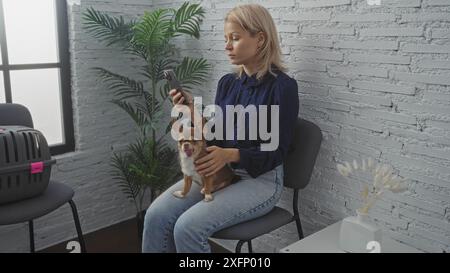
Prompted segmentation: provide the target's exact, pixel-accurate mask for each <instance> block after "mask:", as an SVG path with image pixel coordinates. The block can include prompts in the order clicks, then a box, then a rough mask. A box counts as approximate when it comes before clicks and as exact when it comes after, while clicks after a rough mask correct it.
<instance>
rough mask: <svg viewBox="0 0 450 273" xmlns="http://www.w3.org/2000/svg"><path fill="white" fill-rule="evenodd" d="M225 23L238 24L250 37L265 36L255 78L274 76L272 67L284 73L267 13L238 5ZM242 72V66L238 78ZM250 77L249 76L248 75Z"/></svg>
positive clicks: (276, 36) (255, 5) (279, 50)
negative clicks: (261, 34)
mask: <svg viewBox="0 0 450 273" xmlns="http://www.w3.org/2000/svg"><path fill="white" fill-rule="evenodd" d="M225 22H233V23H236V24H239V25H240V26H241V28H242V29H243V30H245V31H247V32H248V33H250V35H251V36H252V37H254V36H255V35H256V34H257V33H258V32H260V31H261V32H263V33H264V35H265V38H266V40H265V42H264V44H263V45H262V47H260V49H259V51H258V53H257V56H258V60H259V61H260V64H259V67H258V72H257V74H256V78H257V79H258V80H259V79H261V78H262V77H263V76H264V75H265V74H266V73H267V72H269V73H271V74H272V75H274V76H276V74H275V73H274V72H273V71H272V65H274V66H275V67H276V68H277V69H278V70H280V71H283V72H284V71H286V70H287V69H286V67H285V66H284V65H283V63H282V61H281V48H280V43H279V40H278V32H277V28H276V27H275V23H274V21H273V18H272V16H271V15H270V13H269V11H268V10H267V9H266V8H265V7H263V6H261V5H258V4H246V5H239V6H236V7H234V8H233V9H232V10H230V11H229V12H228V13H227V15H226V16H225ZM243 71H244V68H243V66H242V65H240V66H239V67H238V69H237V74H238V76H239V77H240V76H241V75H242V73H243ZM249 76H251V75H249Z"/></svg>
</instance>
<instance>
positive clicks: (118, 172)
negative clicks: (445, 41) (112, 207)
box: [110, 153, 141, 200]
mask: <svg viewBox="0 0 450 273" xmlns="http://www.w3.org/2000/svg"><path fill="white" fill-rule="evenodd" d="M110 164H111V166H112V167H113V168H114V169H113V170H112V171H111V176H112V178H113V179H114V180H116V181H117V182H118V186H119V187H120V188H121V189H122V191H123V192H124V193H125V195H126V197H127V198H129V199H130V200H135V199H136V197H137V196H138V195H139V193H140V191H141V185H139V184H136V183H134V180H135V177H134V175H133V174H132V173H131V172H130V169H129V166H130V164H131V160H130V156H129V155H122V154H117V153H113V156H112V158H111V163H110Z"/></svg>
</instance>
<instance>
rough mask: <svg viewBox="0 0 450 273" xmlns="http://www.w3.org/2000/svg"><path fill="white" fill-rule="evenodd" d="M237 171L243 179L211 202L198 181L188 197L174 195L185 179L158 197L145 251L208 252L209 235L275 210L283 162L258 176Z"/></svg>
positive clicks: (149, 213) (151, 212)
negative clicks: (205, 197)
mask: <svg viewBox="0 0 450 273" xmlns="http://www.w3.org/2000/svg"><path fill="white" fill-rule="evenodd" d="M234 171H235V173H236V174H237V175H239V176H241V180H240V181H239V182H237V183H235V184H232V185H230V186H228V187H226V188H224V189H221V190H219V191H217V192H214V193H213V196H214V200H212V201H210V202H204V201H203V198H204V196H203V195H202V194H201V193H200V190H201V188H200V186H199V185H197V184H196V183H192V188H191V190H190V192H189V193H188V194H187V196H186V197H185V198H183V199H179V198H177V197H175V196H173V195H172V192H174V191H177V190H181V189H182V188H183V184H184V182H183V180H180V181H178V182H177V183H175V184H174V185H173V186H172V187H170V188H169V189H167V190H166V191H165V192H164V193H162V194H161V195H160V196H159V197H158V198H156V199H155V201H154V202H152V204H151V205H150V207H149V208H148V209H147V212H146V215H145V220H144V232H143V239H142V252H180V253H183V252H190V253H209V252H211V248H210V246H209V243H208V238H209V237H210V236H211V235H212V234H214V233H215V232H216V231H218V230H221V229H224V228H226V227H229V226H232V225H235V224H237V223H240V222H244V221H247V220H250V219H254V218H257V217H259V216H262V215H264V214H266V213H268V212H269V211H270V210H272V208H273V207H274V206H275V205H276V203H277V202H278V200H279V199H280V197H281V193H282V191H283V165H279V166H277V167H276V168H274V169H273V170H271V171H269V172H266V173H264V174H262V175H260V176H258V177H257V178H252V177H251V176H250V175H249V174H248V173H247V172H246V171H245V170H243V169H236V170H234Z"/></svg>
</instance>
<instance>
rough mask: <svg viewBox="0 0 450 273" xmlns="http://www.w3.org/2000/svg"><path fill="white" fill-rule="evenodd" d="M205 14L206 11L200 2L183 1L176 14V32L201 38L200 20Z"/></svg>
mask: <svg viewBox="0 0 450 273" xmlns="http://www.w3.org/2000/svg"><path fill="white" fill-rule="evenodd" d="M204 16H205V11H204V10H203V9H202V8H201V6H200V5H199V4H192V5H190V4H189V2H185V3H183V5H182V6H181V7H180V8H179V9H178V10H177V11H176V13H175V15H174V25H173V28H174V32H178V33H184V34H187V35H190V36H192V37H195V38H197V39H198V38H200V22H201V20H202V18H203V17H204Z"/></svg>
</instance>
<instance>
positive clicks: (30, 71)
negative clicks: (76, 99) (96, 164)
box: [0, 0, 75, 155]
mask: <svg viewBox="0 0 450 273" xmlns="http://www.w3.org/2000/svg"><path fill="white" fill-rule="evenodd" d="M67 29H68V27H67V12H66V3H65V0H39V1H30V0H0V51H1V56H0V103H4V102H7V103H11V102H12V103H19V104H23V105H25V106H26V107H27V108H28V109H29V110H30V112H31V115H32V117H33V123H34V127H35V128H36V129H38V130H40V131H42V133H43V134H44V135H45V137H46V139H47V141H48V144H49V145H50V150H51V152H52V155H55V154H62V153H65V152H68V151H73V150H74V146H75V145H74V134H73V119H72V101H71V94H70V70H69V69H70V66H69V50H68V31H67Z"/></svg>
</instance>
